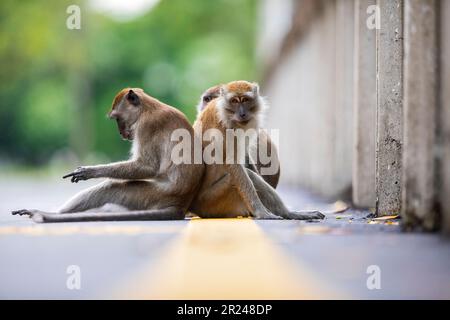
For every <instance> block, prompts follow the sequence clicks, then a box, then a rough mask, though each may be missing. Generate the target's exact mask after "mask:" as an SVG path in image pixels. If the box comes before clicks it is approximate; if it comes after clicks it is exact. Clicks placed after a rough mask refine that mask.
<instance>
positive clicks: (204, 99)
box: [197, 84, 221, 112]
mask: <svg viewBox="0 0 450 320" xmlns="http://www.w3.org/2000/svg"><path fill="white" fill-rule="evenodd" d="M220 86H221V85H220V84H219V85H217V86H214V87H211V88H209V89H207V90H206V91H205V92H203V94H202V96H201V98H200V101H199V103H198V105H197V111H198V112H202V111H203V109H205V107H206V106H207V105H208V103H210V102H211V101H213V100H214V99H216V98H218V97H219V95H220Z"/></svg>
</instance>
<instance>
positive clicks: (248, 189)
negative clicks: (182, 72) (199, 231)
mask: <svg viewBox="0 0 450 320" xmlns="http://www.w3.org/2000/svg"><path fill="white" fill-rule="evenodd" d="M211 90H212V91H216V90H218V91H219V95H218V96H217V97H216V98H214V99H210V98H209V97H207V98H206V99H205V97H204V101H205V103H206V106H205V107H203V111H201V112H200V113H199V114H198V116H197V120H196V122H195V123H194V130H195V132H196V133H197V134H198V133H199V132H207V131H208V130H216V131H218V132H219V133H220V134H221V136H222V137H223V138H222V139H223V142H222V148H223V149H222V157H223V158H222V160H223V161H222V163H212V164H207V165H206V167H205V175H204V178H203V181H202V185H201V187H200V190H199V192H198V194H197V196H196V197H195V198H194V200H193V202H192V204H191V208H190V211H192V212H193V213H195V214H197V215H199V216H200V217H209V218H218V217H222V218H225V217H238V216H244V217H246V216H251V217H254V218H257V219H279V218H285V219H300V220H301V219H323V218H324V215H323V214H322V213H320V212H318V211H304V212H296V211H290V210H289V209H287V208H286V206H285V205H284V204H283V201H282V200H281V199H280V197H279V196H278V195H277V193H276V191H275V190H274V189H273V188H272V187H271V186H270V185H269V184H268V183H267V182H266V181H265V180H264V179H263V178H261V176H260V175H259V174H257V173H255V172H254V171H252V170H250V169H248V168H245V167H244V165H242V164H240V163H228V161H227V160H228V159H229V157H228V156H229V155H228V154H227V152H229V150H227V147H226V146H227V141H225V140H226V139H229V138H230V137H229V136H227V131H229V130H231V131H233V130H237V129H241V130H243V131H244V132H245V131H247V130H250V129H252V130H255V129H258V128H259V122H260V117H261V113H262V111H263V110H264V108H265V102H264V100H263V99H262V97H261V96H260V94H259V86H258V85H257V84H256V83H250V82H247V81H233V82H230V83H228V84H226V85H221V86H219V87H218V89H217V88H213V89H211ZM214 142H215V141H212V140H211V141H208V140H206V141H205V139H203V145H202V146H203V150H206V149H207V148H209V146H210V144H211V143H214ZM238 147H239V146H238ZM272 150H273V149H272ZM204 156H205V155H204ZM235 160H236V159H235ZM277 179H278V178H277Z"/></svg>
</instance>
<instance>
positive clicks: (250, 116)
mask: <svg viewBox="0 0 450 320" xmlns="http://www.w3.org/2000/svg"><path fill="white" fill-rule="evenodd" d="M219 90H220V95H219V97H218V100H217V107H218V109H219V112H220V115H221V119H222V121H223V122H224V123H225V125H226V126H227V127H229V128H235V127H241V128H252V127H253V128H255V127H257V126H258V125H259V118H260V114H261V110H262V109H263V108H264V106H265V104H264V101H263V99H262V97H261V96H260V95H259V86H258V84H257V83H251V82H248V81H243V80H240V81H232V82H230V83H227V84H225V85H222V86H220V89H219Z"/></svg>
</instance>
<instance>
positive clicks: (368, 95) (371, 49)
mask: <svg viewBox="0 0 450 320" xmlns="http://www.w3.org/2000/svg"><path fill="white" fill-rule="evenodd" d="M373 5H376V0H356V1H355V29H354V34H355V36H354V38H355V43H354V79H353V83H354V87H353V88H354V94H353V97H354V100H353V112H354V116H353V129H354V137H353V174H352V184H353V203H354V205H356V206H358V207H366V208H369V207H370V208H373V207H375V136H376V135H375V123H376V121H375V120H376V107H377V96H376V39H375V38H376V37H375V33H376V29H369V27H368V25H367V23H366V22H367V19H368V18H369V14H368V13H367V9H368V8H369V7H370V6H373ZM370 12H371V11H369V13H370Z"/></svg>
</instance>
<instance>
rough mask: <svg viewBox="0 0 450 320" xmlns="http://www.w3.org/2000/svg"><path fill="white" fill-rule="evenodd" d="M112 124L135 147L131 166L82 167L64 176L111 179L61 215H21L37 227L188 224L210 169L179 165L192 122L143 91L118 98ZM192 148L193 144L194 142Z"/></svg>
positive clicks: (73, 201) (27, 212) (20, 212)
mask: <svg viewBox="0 0 450 320" xmlns="http://www.w3.org/2000/svg"><path fill="white" fill-rule="evenodd" d="M108 116H109V118H111V119H114V120H116V122H117V126H118V129H119V132H120V135H121V136H122V138H123V139H126V140H131V141H132V155H131V158H130V159H129V160H127V161H121V162H115V163H110V164H105V165H96V166H86V167H79V168H78V169H76V170H75V171H73V172H72V173H69V174H67V175H65V176H64V178H70V179H71V181H72V182H78V181H80V180H87V179H93V178H108V179H107V180H105V181H104V182H102V183H100V184H97V185H95V186H93V187H91V188H88V189H86V190H84V191H81V192H80V193H78V194H76V195H75V196H74V197H73V198H72V199H70V200H69V201H67V202H66V203H65V204H64V205H63V206H62V207H61V208H60V209H59V210H58V212H56V213H48V212H42V211H39V210H18V211H14V212H13V214H18V215H28V216H30V217H31V218H33V220H34V221H36V222H68V221H99V220H170V219H183V218H184V217H185V214H186V210H187V209H188V206H189V204H190V203H191V200H192V198H193V197H194V196H195V194H196V193H197V190H198V187H199V185H200V182H201V179H202V176H203V172H204V165H203V164H194V161H193V152H192V154H191V156H192V161H191V164H174V163H173V162H172V160H171V152H172V148H173V147H174V146H175V145H176V144H177V142H176V141H171V134H172V132H173V131H174V130H175V129H179V128H184V129H186V130H188V131H189V132H190V133H191V137H192V139H195V136H194V131H193V128H192V126H191V125H190V124H189V122H188V120H187V119H186V117H185V116H184V114H182V113H181V112H180V111H178V110H177V109H175V108H173V107H171V106H168V105H166V104H164V103H162V102H160V101H158V100H157V99H155V98H152V97H151V96H149V95H147V94H146V93H145V92H144V91H143V90H142V89H137V88H133V89H123V90H122V91H120V92H119V93H118V94H117V96H116V97H115V99H114V101H113V105H112V109H111V111H110V112H109V114H108ZM192 143H194V142H193V140H192Z"/></svg>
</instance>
